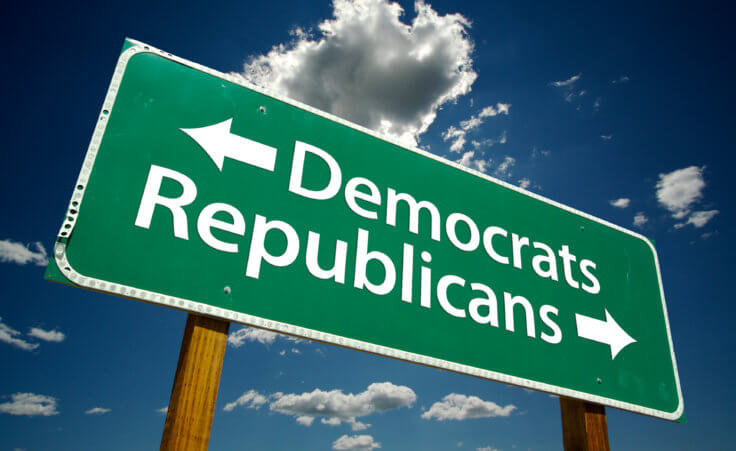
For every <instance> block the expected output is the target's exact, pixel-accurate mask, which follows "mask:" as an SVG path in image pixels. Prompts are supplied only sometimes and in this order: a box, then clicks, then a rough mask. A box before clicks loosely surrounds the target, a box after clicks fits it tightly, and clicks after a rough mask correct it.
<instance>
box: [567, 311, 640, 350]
mask: <svg viewBox="0 0 736 451" xmlns="http://www.w3.org/2000/svg"><path fill="white" fill-rule="evenodd" d="M575 321H576V322H577V325H578V336H579V337H580V338H587V339H588V340H593V341H597V342H598V343H603V344H607V345H609V346H610V347H611V360H613V359H615V358H616V355H618V353H619V352H621V350H622V349H623V348H625V347H626V346H628V345H630V344H631V343H636V340H634V339H633V338H631V336H629V334H627V333H626V332H625V331H624V330H623V329H622V328H621V326H619V325H618V323H617V322H616V321H614V319H613V317H612V316H611V314H610V313H608V310H606V320H605V321H601V320H599V319H595V318H590V317H587V316H583V315H579V314H577V313H576V314H575Z"/></svg>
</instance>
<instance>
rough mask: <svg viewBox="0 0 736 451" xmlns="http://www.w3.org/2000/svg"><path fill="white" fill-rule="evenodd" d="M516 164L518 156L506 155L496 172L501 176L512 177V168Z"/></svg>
mask: <svg viewBox="0 0 736 451" xmlns="http://www.w3.org/2000/svg"><path fill="white" fill-rule="evenodd" d="M515 164H516V158H514V157H510V156H508V155H507V156H506V157H504V159H503V161H502V162H501V164H499V165H498V167H497V168H496V171H495V174H496V175H499V176H501V177H511V168H513V167H514V165H515Z"/></svg>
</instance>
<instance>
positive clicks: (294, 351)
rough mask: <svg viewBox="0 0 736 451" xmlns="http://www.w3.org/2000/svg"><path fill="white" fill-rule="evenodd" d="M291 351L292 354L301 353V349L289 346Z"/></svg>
mask: <svg viewBox="0 0 736 451" xmlns="http://www.w3.org/2000/svg"><path fill="white" fill-rule="evenodd" d="M291 353H292V354H301V353H302V351H300V350H298V349H297V348H291Z"/></svg>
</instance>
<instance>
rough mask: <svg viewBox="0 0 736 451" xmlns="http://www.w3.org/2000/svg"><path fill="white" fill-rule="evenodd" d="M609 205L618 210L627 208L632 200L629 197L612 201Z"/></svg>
mask: <svg viewBox="0 0 736 451" xmlns="http://www.w3.org/2000/svg"><path fill="white" fill-rule="evenodd" d="M608 203H609V204H611V205H612V206H614V207H616V208H627V207H628V206H629V204H630V203H631V199H629V198H628V197H621V198H618V199H615V200H610V201H608Z"/></svg>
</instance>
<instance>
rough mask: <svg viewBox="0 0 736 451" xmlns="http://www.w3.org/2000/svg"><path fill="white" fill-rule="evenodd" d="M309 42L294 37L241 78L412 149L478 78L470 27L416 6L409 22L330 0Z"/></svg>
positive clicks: (369, 3) (381, 5)
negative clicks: (328, 14)
mask: <svg viewBox="0 0 736 451" xmlns="http://www.w3.org/2000/svg"><path fill="white" fill-rule="evenodd" d="M333 8H334V18H333V19H331V20H325V21H324V22H322V23H320V24H319V25H318V32H317V33H316V34H317V36H316V37H312V36H311V35H310V34H309V33H305V32H301V33H294V34H293V36H294V40H293V42H291V43H289V44H280V45H278V46H275V47H273V48H272V49H271V51H270V52H268V54H266V55H261V56H255V57H252V58H251V59H250V60H249V61H248V62H247V63H246V64H245V67H244V72H243V74H242V76H243V77H244V78H246V79H247V80H248V81H250V82H252V83H254V84H256V85H260V86H264V87H266V88H268V89H270V90H272V91H275V92H276V93H279V94H283V95H286V96H288V97H291V98H294V99H296V100H300V101H302V102H304V103H306V104H308V105H312V106H314V107H316V108H319V109H322V110H325V111H328V112H330V113H332V114H335V115H337V116H339V117H342V118H345V119H348V120H350V121H353V122H356V123H358V124H361V125H363V126H366V127H368V128H371V129H374V130H378V131H380V132H383V133H386V134H388V135H390V136H392V137H394V138H396V139H399V140H401V141H402V142H404V143H405V144H409V145H416V143H417V142H418V139H419V136H420V135H421V134H422V133H424V132H425V131H426V130H427V128H428V127H429V126H430V124H432V122H433V121H434V119H435V117H436V114H437V110H438V108H439V107H440V106H441V105H443V104H445V103H447V102H453V101H455V100H457V98H458V97H460V96H462V95H464V94H467V93H468V92H470V88H471V86H472V84H473V82H474V81H475V79H476V78H477V74H476V73H475V71H474V70H473V67H472V64H473V60H472V58H471V56H472V51H473V43H472V41H471V40H470V38H469V37H468V35H467V30H468V28H469V27H470V22H469V21H468V20H467V19H465V18H464V17H463V16H462V15H460V14H447V15H439V14H438V13H437V12H436V11H435V10H434V9H432V7H431V6H430V5H428V4H426V3H424V2H423V1H417V2H416V3H415V5H414V8H415V11H416V13H417V14H416V17H415V18H414V19H413V20H412V22H411V24H406V23H403V22H402V21H401V15H402V14H403V10H402V8H401V7H400V6H399V4H398V3H389V2H387V1H385V0H357V1H349V0H334V1H333Z"/></svg>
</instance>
